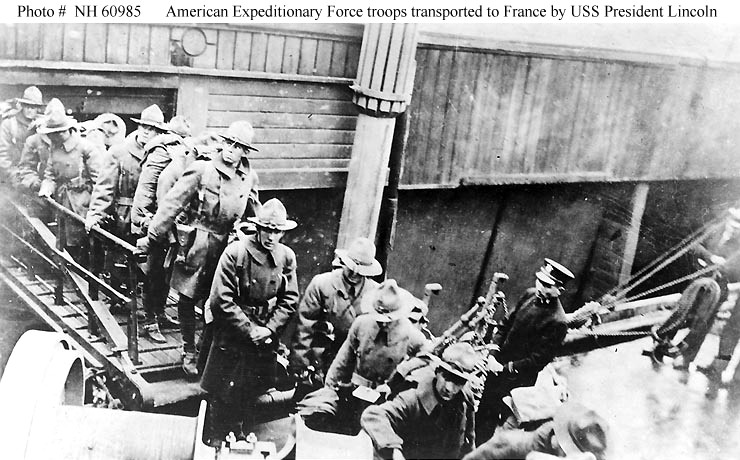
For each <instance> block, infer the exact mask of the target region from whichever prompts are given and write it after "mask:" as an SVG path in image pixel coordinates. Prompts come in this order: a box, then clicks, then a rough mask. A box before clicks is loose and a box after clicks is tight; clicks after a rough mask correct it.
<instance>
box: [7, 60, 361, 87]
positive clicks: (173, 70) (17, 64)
mask: <svg viewBox="0 0 740 460" xmlns="http://www.w3.org/2000/svg"><path fill="white" fill-rule="evenodd" d="M0 69H2V72H0V83H15V82H17V81H18V79H17V76H16V75H14V74H13V72H14V71H17V72H23V71H26V72H28V71H35V72H39V71H69V70H72V71H75V72H100V73H114V74H116V78H121V76H120V75H118V74H145V75H147V76H151V75H167V76H171V77H176V76H180V75H190V76H207V77H222V78H243V79H254V80H280V81H295V82H312V83H333V84H339V85H350V84H352V79H350V78H340V77H324V76H317V75H299V74H283V73H273V72H254V71H249V70H223V69H202V68H193V67H176V66H156V65H132V64H105V63H90V62H57V61H26V60H12V59H2V60H0ZM33 77H34V78H37V77H36V76H35V75H33ZM92 77H93V76H90V75H79V76H77V78H79V79H92ZM25 81H35V80H25ZM177 83H178V82H177V80H173V81H171V83H170V85H169V86H167V87H172V88H174V87H177ZM49 84H52V83H49ZM56 84H65V83H64V82H57V83H56ZM86 84H91V83H86Z"/></svg>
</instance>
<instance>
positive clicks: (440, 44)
mask: <svg viewBox="0 0 740 460" xmlns="http://www.w3.org/2000/svg"><path fill="white" fill-rule="evenodd" d="M418 47H419V48H437V49H467V50H477V51H480V52H490V53H499V54H511V55H536V56H538V57H544V58H552V59H575V60H582V61H595V62H604V61H613V62H630V63H639V64H643V65H647V66H696V67H708V68H721V69H732V70H738V69H740V62H732V61H716V60H715V61H710V60H709V59H705V58H702V57H691V56H675V55H668V54H658V53H647V52H640V51H628V50H617V49H606V48H589V47H585V46H584V47H575V46H568V45H551V44H546V43H526V42H519V41H509V40H500V39H494V38H486V37H469V36H460V35H456V34H445V33H439V32H421V33H420V34H419V45H418Z"/></svg>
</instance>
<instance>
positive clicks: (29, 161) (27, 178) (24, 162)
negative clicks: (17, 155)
mask: <svg viewBox="0 0 740 460" xmlns="http://www.w3.org/2000/svg"><path fill="white" fill-rule="evenodd" d="M53 112H62V113H63V112H64V105H63V104H62V102H61V101H60V100H59V99H57V98H53V99H52V100H50V101H49V103H48V104H47V105H46V109H45V110H44V114H43V115H42V116H40V117H37V118H36V120H35V121H34V125H36V127H35V128H34V129H36V128H37V127H38V126H41V124H43V122H44V121H45V120H46V119H47V118H49V115H51V114H52V113H53ZM50 152H51V141H50V140H49V136H47V135H46V134H41V133H39V132H36V133H35V134H32V135H30V136H29V137H28V139H26V143H25V144H24V145H23V152H22V153H21V159H20V162H19V163H18V177H19V179H20V183H21V187H23V188H24V189H26V190H28V191H30V192H33V193H36V192H38V191H39V187H41V180H42V179H43V178H44V168H46V162H47V161H48V160H49V153H50Z"/></svg>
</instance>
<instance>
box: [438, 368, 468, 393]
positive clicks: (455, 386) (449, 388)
mask: <svg viewBox="0 0 740 460" xmlns="http://www.w3.org/2000/svg"><path fill="white" fill-rule="evenodd" d="M464 386H465V380H464V379H461V378H459V377H457V376H456V375H452V374H450V373H449V372H447V371H446V370H444V369H440V370H439V371H438V372H437V379H436V381H435V382H434V388H435V389H436V390H437V394H438V395H439V397H440V398H442V400H444V401H450V400H452V398H454V397H455V396H457V394H458V393H460V391H461V390H462V389H463V387H464Z"/></svg>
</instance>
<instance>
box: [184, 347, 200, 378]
mask: <svg viewBox="0 0 740 460" xmlns="http://www.w3.org/2000/svg"><path fill="white" fill-rule="evenodd" d="M182 370H183V371H185V374H186V375H187V376H188V377H195V376H197V375H198V355H197V354H196V353H195V352H194V351H186V352H184V353H183V354H182Z"/></svg>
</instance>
